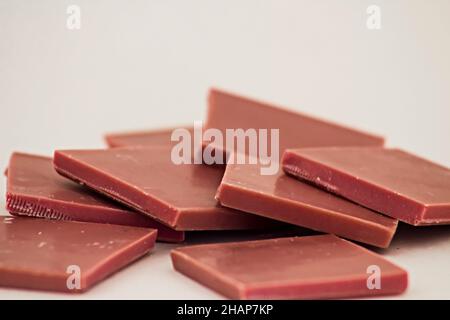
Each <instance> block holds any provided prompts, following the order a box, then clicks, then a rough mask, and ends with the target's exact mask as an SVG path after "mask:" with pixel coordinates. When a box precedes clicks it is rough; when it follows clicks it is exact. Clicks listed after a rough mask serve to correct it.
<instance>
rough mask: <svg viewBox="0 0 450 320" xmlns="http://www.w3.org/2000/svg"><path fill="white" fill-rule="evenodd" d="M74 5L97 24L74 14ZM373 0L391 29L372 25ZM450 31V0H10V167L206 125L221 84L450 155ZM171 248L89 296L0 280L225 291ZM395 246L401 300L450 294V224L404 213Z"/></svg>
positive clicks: (2, 32)
mask: <svg viewBox="0 0 450 320" xmlns="http://www.w3.org/2000/svg"><path fill="white" fill-rule="evenodd" d="M70 4H77V5H79V6H80V8H81V30H76V31H70V30H68V29H67V28H66V19H67V14H66V9H67V6H68V5H70ZM371 4H376V5H379V6H380V8H381V10H382V20H381V23H382V29H381V30H376V31H374V30H368V29H367V27H366V19H367V14H366V9H367V7H368V6H369V5H371ZM449 34H450V1H448V0H433V1H426V0H421V1H418V0H390V1H375V0H373V1H366V0H327V1H325V0H319V1H317V0H315V1H313V0H310V1H300V0H293V1H285V0H284V1H275V0H273V1H261V0H246V1H237V0H231V1H230V0H227V1H224V0H223V1H217V0H190V1H181V0H178V1H174V0H157V1H156V0H155V1H150V0H149V1H146V0H142V1H137V0H136V1H125V0H122V1H111V0H103V1H98V0H96V1H92V0H91V1H81V0H71V1H59V0H58V1H57V0H52V1H50V0H42V1H31V0H29V1H24V0H0V108H1V109H0V111H1V112H0V117H1V118H0V119H1V122H0V166H1V168H4V167H5V166H6V165H7V161H8V158H9V155H10V153H11V152H12V151H14V150H18V151H26V152H33V153H40V154H48V155H51V153H52V151H53V150H54V149H57V148H92V147H102V146H103V141H102V135H103V134H104V133H105V132H114V131H122V130H135V129H147V128H154V127H163V126H167V125H178V124H190V123H193V121H194V120H200V119H203V117H204V114H205V110H206V100H205V99H206V93H207V90H208V88H209V87H210V86H217V87H220V88H224V89H228V90H231V91H235V92H237V93H242V94H244V95H248V96H251V97H255V98H258V99H261V100H267V101H270V102H276V103H278V104H281V105H284V106H286V107H289V108H292V109H296V110H299V111H302V112H306V113H310V114H312V115H315V116H320V117H324V118H327V119H331V120H335V121H339V122H342V123H344V124H346V125H350V126H354V127H357V128H361V129H364V130H368V131H372V132H374V133H378V134H381V135H384V136H385V137H386V138H387V141H388V145H389V146H398V147H402V148H404V149H406V150H409V151H412V152H415V153H417V154H419V155H421V156H423V157H426V158H429V159H431V160H434V161H437V162H439V163H441V164H443V165H445V166H447V167H450V148H449V145H450V144H449V140H450V139H449V138H450V90H449V88H450V59H449V57H450V37H449ZM0 189H1V190H0V192H1V193H2V194H4V191H5V190H4V184H1V188H0ZM0 205H1V207H4V197H3V198H2V200H1V202H0ZM0 214H6V211H5V210H4V209H1V211H0ZM242 236H244V235H242ZM235 237H236V235H234V234H231V235H226V236H225V235H222V234H219V235H217V234H213V235H200V236H196V237H194V238H195V239H194V240H193V241H194V242H211V241H220V240H233V239H235ZM244 237H247V238H248V237H249V236H244ZM251 237H252V236H250V238H251ZM170 248H171V246H170V245H164V244H158V245H157V247H156V250H155V251H154V252H153V254H151V255H150V256H147V257H145V258H144V259H142V260H140V261H139V262H137V263H135V264H133V265H132V266H130V267H129V268H127V269H125V270H123V271H121V272H119V273H117V274H116V275H114V276H113V277H111V278H110V279H108V280H106V281H104V282H103V283H101V284H99V285H98V286H96V287H94V288H93V289H92V290H91V291H89V292H87V293H85V294H83V295H77V296H74V297H73V296H68V295H60V294H54V293H42V292H33V291H25V290H11V289H0V298H54V297H56V298H66V297H67V298H72V297H73V298H151V299H169V298H175V299H184V298H191V299H197V298H199V299H202V298H218V297H220V296H218V295H217V294H215V293H214V292H212V291H210V290H209V289H206V288H204V287H202V286H201V285H198V284H196V283H194V282H193V281H191V280H189V279H187V278H185V277H184V276H182V275H180V274H177V273H175V272H174V271H173V270H172V267H171V263H170V259H169V256H168V251H169V249H170ZM380 252H382V253H384V254H385V255H386V256H387V257H388V258H390V259H392V260H393V261H394V262H397V263H398V264H399V265H401V266H402V267H404V268H406V269H407V270H408V271H409V272H410V278H411V284H410V288H409V290H408V292H407V293H406V294H404V295H402V296H400V297H399V298H446V299H450V288H449V286H450V272H449V271H448V270H450V227H434V228H421V229H418V228H411V227H407V226H403V225H401V226H400V228H399V232H398V234H397V235H396V237H395V239H394V242H393V244H392V246H391V248H390V249H389V250H385V251H380Z"/></svg>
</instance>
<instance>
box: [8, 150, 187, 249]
mask: <svg viewBox="0 0 450 320" xmlns="http://www.w3.org/2000/svg"><path fill="white" fill-rule="evenodd" d="M8 168H9V170H8V173H7V176H8V180H7V190H6V209H7V210H8V211H9V212H10V213H11V214H13V215H20V216H31V217H39V218H49V219H56V220H74V221H84V222H96V223H111V224H120V225H129V226H136V227H146V228H154V229H158V240H161V241H168V242H181V241H183V240H184V233H183V232H181V231H175V230H173V229H171V228H168V227H167V226H165V225H163V224H161V223H159V222H157V221H155V220H154V219H151V218H149V217H146V216H144V215H143V214H140V213H138V212H135V211H131V210H129V209H128V208H126V207H124V206H122V205H120V204H117V203H114V202H112V201H111V200H110V199H108V198H106V197H103V196H99V195H98V194H96V193H94V192H92V191H90V190H89V189H86V188H83V187H81V186H79V185H77V184H76V183H73V182H71V181H69V180H67V179H64V178H63V177H61V176H60V175H59V174H57V173H56V171H55V170H54V168H53V162H52V159H51V158H47V157H41V156H36V155H30V154H24V153H17V152H16V153H13V154H12V155H11V158H10V161H9V167H8Z"/></svg>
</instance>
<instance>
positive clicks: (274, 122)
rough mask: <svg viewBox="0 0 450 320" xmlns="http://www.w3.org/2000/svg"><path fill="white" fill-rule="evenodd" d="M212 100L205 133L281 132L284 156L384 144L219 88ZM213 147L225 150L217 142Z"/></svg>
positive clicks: (355, 132)
mask: <svg viewBox="0 0 450 320" xmlns="http://www.w3.org/2000/svg"><path fill="white" fill-rule="evenodd" d="M208 101H209V104H208V114H207V120H206V123H205V130H206V129H218V130H220V131H221V132H222V134H223V135H224V136H225V135H226V130H227V129H244V130H247V129H256V130H258V129H267V130H270V129H279V138H280V141H279V152H280V155H281V154H282V153H283V151H284V150H285V149H286V148H300V147H318V146H365V145H367V146H382V145H383V144H384V139H383V138H381V137H379V136H375V135H372V134H368V133H364V132H361V131H359V130H354V129H350V128H347V127H344V126H342V125H338V124H335V123H332V122H329V121H325V120H320V119H316V118H313V117H311V116H308V115H304V114H301V113H298V112H294V111H290V110H287V109H284V108H280V107H278V106H274V105H271V104H268V103H264V102H260V101H256V100H252V99H248V98H244V97H241V96H238V95H234V94H231V93H227V92H224V91H220V90H217V89H211V90H210V92H209V100H208ZM210 146H212V148H213V149H216V150H221V151H225V150H224V149H223V148H222V146H221V145H215V142H212V143H210ZM225 147H226V146H225ZM228 151H237V150H228Z"/></svg>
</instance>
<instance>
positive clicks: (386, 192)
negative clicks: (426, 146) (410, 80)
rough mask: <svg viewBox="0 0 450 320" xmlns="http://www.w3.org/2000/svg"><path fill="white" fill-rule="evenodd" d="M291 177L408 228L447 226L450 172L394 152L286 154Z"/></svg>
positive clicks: (326, 150) (341, 150)
mask: <svg viewBox="0 0 450 320" xmlns="http://www.w3.org/2000/svg"><path fill="white" fill-rule="evenodd" d="M283 168H284V170H285V171H286V172H288V173H289V174H291V175H294V176H297V177H299V178H301V179H306V180H308V181H311V182H312V183H314V184H316V185H317V186H319V187H322V188H325V189H327V190H329V191H331V192H334V193H336V194H339V195H341V196H343V197H345V198H348V199H350V200H352V201H355V202H357V203H360V204H361V205H363V206H366V207H368V208H371V209H373V210H376V211H379V212H382V213H384V214H386V215H389V216H391V217H394V218H397V219H399V220H401V221H404V222H406V223H409V224H412V225H432V224H449V223H450V169H448V168H445V167H443V166H440V165H438V164H436V163H433V162H430V161H428V160H425V159H422V158H419V157H417V156H415V155H413V154H410V153H407V152H405V151H402V150H398V149H384V148H357V147H352V148H349V147H346V148H337V147H336V148H311V149H298V150H288V151H286V153H285V155H284V158H283Z"/></svg>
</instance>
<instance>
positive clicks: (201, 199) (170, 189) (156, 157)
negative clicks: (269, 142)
mask: <svg viewBox="0 0 450 320" xmlns="http://www.w3.org/2000/svg"><path fill="white" fill-rule="evenodd" d="M54 166H55V168H56V170H57V171H58V172H59V173H60V174H61V175H63V176H65V177H68V178H70V179H72V180H75V181H77V182H80V183H83V184H86V185H87V186H89V187H91V188H92V189H94V190H96V191H98V192H101V193H103V194H105V195H107V196H109V197H111V198H113V199H115V200H117V201H120V202H122V203H124V204H126V205H128V206H130V207H132V208H134V209H136V210H138V211H140V212H142V213H144V214H147V215H149V216H151V217H153V218H155V219H157V220H158V221H160V222H162V223H164V224H166V225H168V226H170V227H171V228H174V229H176V230H181V231H188V230H233V229H254V228H262V227H270V226H275V225H277V223H276V222H275V221H271V220H268V219H264V218H261V217H255V216H252V215H248V214H243V213H242V212H239V211H237V210H233V209H229V208H225V207H222V206H220V205H219V204H218V203H217V201H216V200H215V199H214V194H215V192H216V190H217V187H218V186H219V184H220V181H221V179H222V175H223V170H224V169H223V167H221V166H207V165H193V164H181V165H176V164H174V163H173V162H172V161H171V148H170V147H151V148H139V147H136V148H113V149H107V150H65V151H56V152H55V157H54Z"/></svg>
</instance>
